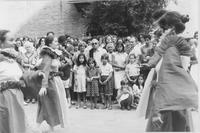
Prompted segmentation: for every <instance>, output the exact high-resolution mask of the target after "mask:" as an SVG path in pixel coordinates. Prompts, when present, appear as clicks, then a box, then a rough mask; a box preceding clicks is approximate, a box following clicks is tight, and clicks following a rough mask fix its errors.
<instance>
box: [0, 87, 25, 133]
mask: <svg viewBox="0 0 200 133" xmlns="http://www.w3.org/2000/svg"><path fill="white" fill-rule="evenodd" d="M23 100H24V99H23V94H22V92H21V91H20V90H18V89H10V90H5V91H3V92H0V133H26V131H25V130H26V128H25V127H26V126H25V112H24V109H23Z"/></svg>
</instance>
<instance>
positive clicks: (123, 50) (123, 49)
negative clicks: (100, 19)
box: [115, 41, 125, 52]
mask: <svg viewBox="0 0 200 133" xmlns="http://www.w3.org/2000/svg"><path fill="white" fill-rule="evenodd" d="M120 45H121V46H122V51H121V52H125V48H124V44H123V43H119V42H118V41H117V44H116V46H115V51H118V49H117V48H118V47H119V46H120Z"/></svg>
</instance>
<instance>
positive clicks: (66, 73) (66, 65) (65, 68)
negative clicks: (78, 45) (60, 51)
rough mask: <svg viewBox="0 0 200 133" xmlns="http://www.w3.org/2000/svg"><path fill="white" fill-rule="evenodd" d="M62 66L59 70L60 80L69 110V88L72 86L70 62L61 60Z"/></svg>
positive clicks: (66, 59)
mask: <svg viewBox="0 0 200 133" xmlns="http://www.w3.org/2000/svg"><path fill="white" fill-rule="evenodd" d="M61 63H62V65H61V67H60V68H59V71H60V72H61V73H62V76H61V79H62V80H63V84H64V87H65V92H66V98H67V102H68V103H69V105H70V106H69V108H70V107H71V95H70V88H71V86H72V61H71V60H70V59H69V58H67V57H65V59H64V60H62V62H61Z"/></svg>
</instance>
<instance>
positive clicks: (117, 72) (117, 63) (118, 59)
mask: <svg viewBox="0 0 200 133" xmlns="http://www.w3.org/2000/svg"><path fill="white" fill-rule="evenodd" d="M115 49H116V52H115V53H113V57H112V65H113V68H114V79H115V90H114V96H115V97H116V95H117V90H118V89H120V88H121V85H120V82H121V81H122V80H123V79H125V66H126V61H127V57H128V55H127V54H126V53H125V51H124V45H123V43H119V41H118V43H117V44H116V47H115Z"/></svg>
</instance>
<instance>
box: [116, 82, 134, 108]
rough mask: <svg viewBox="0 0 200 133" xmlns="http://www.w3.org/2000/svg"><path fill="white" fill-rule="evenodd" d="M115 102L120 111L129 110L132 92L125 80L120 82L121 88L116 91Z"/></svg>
mask: <svg viewBox="0 0 200 133" xmlns="http://www.w3.org/2000/svg"><path fill="white" fill-rule="evenodd" d="M117 100H118V102H119V104H120V106H121V109H122V110H124V109H127V110H130V109H131V103H132V91H131V88H130V87H129V86H128V83H127V81H126V80H122V81H121V88H120V89H119V90H118V94H117Z"/></svg>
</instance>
